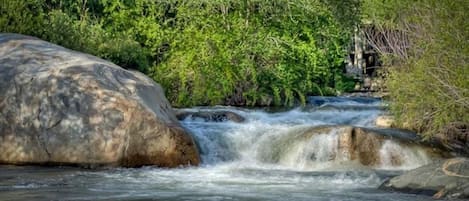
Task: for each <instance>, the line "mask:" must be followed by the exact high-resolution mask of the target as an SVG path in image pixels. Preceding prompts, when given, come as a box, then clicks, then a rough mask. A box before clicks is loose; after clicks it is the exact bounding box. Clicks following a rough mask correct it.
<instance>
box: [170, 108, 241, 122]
mask: <svg viewBox="0 0 469 201" xmlns="http://www.w3.org/2000/svg"><path fill="white" fill-rule="evenodd" d="M176 117H177V118H178V119H179V120H184V119H186V118H191V119H196V118H201V119H203V120H204V121H207V122H226V121H232V122H237V123H241V122H244V121H245V120H246V119H245V118H244V117H243V116H241V115H239V114H237V113H235V112H231V111H187V110H177V111H176Z"/></svg>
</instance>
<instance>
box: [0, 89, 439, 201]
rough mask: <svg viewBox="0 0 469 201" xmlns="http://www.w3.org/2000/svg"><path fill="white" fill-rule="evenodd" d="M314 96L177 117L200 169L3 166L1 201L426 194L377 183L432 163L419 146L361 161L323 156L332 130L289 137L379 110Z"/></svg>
mask: <svg viewBox="0 0 469 201" xmlns="http://www.w3.org/2000/svg"><path fill="white" fill-rule="evenodd" d="M315 99H320V98H317V97H316V98H315V97H312V98H310V102H311V104H310V105H309V106H307V107H305V108H296V109H293V110H289V111H284V112H276V113H269V112H265V111H263V110H249V109H239V108H229V107H217V108H203V109H201V108H192V109H190V110H229V111H232V112H236V113H238V114H241V115H242V116H244V117H245V118H246V119H247V121H246V122H245V123H233V122H221V123H220V122H218V123H215V122H205V121H204V120H203V119H197V118H195V119H192V118H188V119H187V120H184V121H182V123H183V125H184V126H185V127H186V128H188V129H189V130H191V131H192V133H193V135H194V138H195V139H196V141H197V143H198V145H199V146H200V149H201V154H202V159H203V164H202V165H201V166H200V167H193V168H180V169H160V168H156V167H144V168H138V169H120V168H113V169H100V170H87V169H79V168H70V167H33V166H23V167H16V166H0V200H279V201H284V200H318V201H322V200H324V201H326V200H327V201H334V200H350V201H364V200H365V201H366V200H389V201H391V200H392V201H394V200H402V201H410V200H429V199H430V197H427V196H419V195H411V194H401V193H390V192H385V191H381V190H378V189H377V187H378V186H379V185H380V184H381V183H382V182H383V181H384V180H385V179H387V178H389V177H390V176H393V175H397V174H400V173H402V171H405V170H407V169H411V168H415V167H418V166H421V165H424V164H426V163H428V162H429V161H431V158H429V157H428V156H427V155H425V153H423V152H422V151H421V150H416V149H409V148H406V147H400V146H399V145H398V144H395V143H393V142H389V143H385V145H383V147H382V148H381V150H380V154H381V155H382V158H383V161H382V163H381V164H380V165H378V166H376V167H363V166H361V165H359V164H357V163H356V162H354V161H348V160H347V159H337V160H334V161H330V160H328V158H330V155H331V154H334V153H335V151H336V144H335V143H336V141H337V138H336V135H335V134H334V133H326V134H324V135H318V136H316V137H312V138H311V139H309V140H305V141H299V142H298V141H295V142H291V140H288V139H290V138H292V137H294V136H295V134H296V133H298V132H300V131H301V130H302V129H305V128H309V127H311V126H319V125H355V126H364V127H373V119H374V118H375V117H376V116H377V115H379V114H380V113H382V110H381V109H382V104H381V102H380V100H377V99H359V100H356V99H350V98H330V100H328V99H324V98H321V99H320V100H315ZM332 132H336V131H334V130H333V131H332ZM279 139H286V141H285V143H284V142H283V141H282V140H279ZM287 142H288V143H287ZM388 152H396V153H398V154H400V155H401V156H403V158H404V159H405V160H404V163H403V164H402V165H401V166H391V165H389V163H388V162H387V161H386V154H388ZM312 154H314V156H315V157H314V158H312V157H311V155H312Z"/></svg>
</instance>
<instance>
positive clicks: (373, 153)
mask: <svg viewBox="0 0 469 201" xmlns="http://www.w3.org/2000/svg"><path fill="white" fill-rule="evenodd" d="M320 134H326V135H337V148H336V149H335V150H333V152H335V153H331V156H330V157H329V158H330V160H346V161H347V160H354V161H358V162H359V163H360V164H362V165H365V166H370V167H382V166H401V165H404V164H406V163H410V162H409V161H406V158H405V157H407V156H406V155H405V154H404V153H402V150H400V149H401V148H402V149H406V150H409V151H410V152H412V151H415V152H418V151H417V150H422V151H423V152H425V154H426V155H427V156H429V157H436V158H441V157H445V154H444V153H443V152H442V151H441V150H440V149H436V148H434V147H431V146H428V145H427V144H421V143H419V141H420V140H421V139H420V138H418V136H416V135H415V133H409V132H404V131H400V130H395V129H373V128H360V127H351V126H320V127H312V128H309V129H307V130H304V131H302V132H300V133H299V134H298V135H297V137H296V138H295V139H294V140H303V141H304V140H311V139H312V138H313V137H314V136H315V135H320ZM391 145H396V146H399V147H398V148H395V147H393V146H391ZM388 146H390V147H389V148H388ZM416 155H418V153H416Z"/></svg>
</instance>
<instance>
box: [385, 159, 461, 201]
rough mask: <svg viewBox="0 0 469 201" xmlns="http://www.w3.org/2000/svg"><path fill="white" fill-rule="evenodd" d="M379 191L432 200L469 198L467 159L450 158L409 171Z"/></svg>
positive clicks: (386, 183)
mask: <svg viewBox="0 0 469 201" xmlns="http://www.w3.org/2000/svg"><path fill="white" fill-rule="evenodd" d="M380 188H381V189H385V190H393V191H399V192H406V193H418V194H429V195H433V197H434V198H437V199H440V198H469V159H468V158H452V159H448V160H440V161H436V162H434V163H431V164H428V165H425V166H422V167H420V168H417V169H414V170H410V171H408V172H406V173H405V174H403V175H400V176H397V177H394V178H392V179H390V180H388V181H386V182H384V183H383V184H382V185H381V186H380Z"/></svg>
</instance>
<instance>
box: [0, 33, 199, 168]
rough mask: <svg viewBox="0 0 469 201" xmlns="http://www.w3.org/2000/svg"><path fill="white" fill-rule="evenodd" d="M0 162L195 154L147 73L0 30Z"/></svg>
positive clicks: (130, 163)
mask: <svg viewBox="0 0 469 201" xmlns="http://www.w3.org/2000/svg"><path fill="white" fill-rule="evenodd" d="M0 163H3V164H51V165H54V164H60V165H63V164H70V165H79V166H96V165H109V166H125V167H135V166H142V165H156V166H161V167H176V166H180V165H197V164H199V155H198V151H197V148H196V146H195V143H194V142H193V139H192V137H191V136H190V135H189V134H188V133H187V132H186V131H185V130H184V129H183V128H182V127H181V125H180V124H179V122H178V120H177V119H176V117H175V115H174V113H173V111H172V108H171V106H170V104H169V102H168V101H167V99H166V98H165V96H164V93H163V90H162V88H161V87H160V86H159V85H158V84H157V83H155V82H154V81H153V80H151V79H150V78H148V77H146V76H145V75H143V74H141V73H138V72H133V71H128V70H124V69H122V68H121V67H119V66H116V65H114V64H112V63H110V62H108V61H105V60H102V59H99V58H97V57H94V56H91V55H88V54H83V53H79V52H76V51H72V50H69V49H66V48H63V47H60V46H57V45H54V44H51V43H48V42H45V41H42V40H39V39H37V38H33V37H29V36H23V35H18V34H0Z"/></svg>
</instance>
